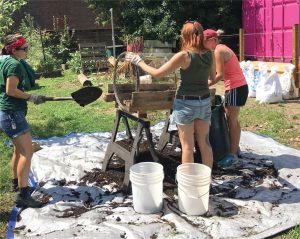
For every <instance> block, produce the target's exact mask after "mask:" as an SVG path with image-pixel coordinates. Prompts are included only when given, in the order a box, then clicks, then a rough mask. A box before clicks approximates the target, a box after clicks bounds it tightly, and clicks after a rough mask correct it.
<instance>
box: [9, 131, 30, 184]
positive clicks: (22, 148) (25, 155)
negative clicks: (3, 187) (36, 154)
mask: <svg viewBox="0 0 300 239" xmlns="http://www.w3.org/2000/svg"><path fill="white" fill-rule="evenodd" d="M12 142H13V145H14V148H15V152H16V154H15V155H16V156H18V158H13V159H12V160H14V163H16V162H17V165H16V167H17V176H18V184H19V189H21V188H25V187H27V186H28V176H29V171H30V165H31V158H32V155H33V151H32V146H31V144H32V139H31V133H30V132H26V133H25V134H22V135H20V136H19V137H17V138H15V139H13V140H12ZM13 157H14V156H13Z"/></svg>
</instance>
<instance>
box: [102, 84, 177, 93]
mask: <svg viewBox="0 0 300 239" xmlns="http://www.w3.org/2000/svg"><path fill="white" fill-rule="evenodd" d="M116 87H117V89H118V91H119V92H120V93H121V92H122V93H125V92H133V91H135V84H116ZM175 89H176V87H175V84H140V91H165V90H175ZM107 91H108V93H113V92H114V90H113V84H108V90H107Z"/></svg>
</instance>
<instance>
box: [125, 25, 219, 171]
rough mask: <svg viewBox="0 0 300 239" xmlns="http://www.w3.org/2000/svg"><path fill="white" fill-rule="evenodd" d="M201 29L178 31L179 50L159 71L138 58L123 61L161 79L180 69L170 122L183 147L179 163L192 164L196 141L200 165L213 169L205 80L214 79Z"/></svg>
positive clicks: (208, 51)
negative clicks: (200, 160)
mask: <svg viewBox="0 0 300 239" xmlns="http://www.w3.org/2000/svg"><path fill="white" fill-rule="evenodd" d="M203 38H204V37H203V28H202V26H201V24H200V23H199V22H197V21H187V22H185V23H184V25H183V27H182V30H181V43H182V46H181V51H180V52H178V53H176V54H175V55H174V56H173V57H172V58H171V59H170V60H169V61H168V62H166V63H165V64H164V65H163V66H161V67H160V68H159V69H156V68H153V67H151V66H149V65H147V64H146V63H145V62H144V61H143V60H142V59H141V58H140V56H139V55H137V54H131V53H129V54H127V56H126V59H127V60H128V61H130V62H131V63H132V64H135V65H137V66H139V67H140V68H142V70H143V71H145V72H147V73H148V74H150V75H152V76H153V77H157V78H159V77H162V76H165V75H168V74H170V73H172V72H174V71H175V70H176V69H178V68H180V75H181V82H180V84H179V86H178V89H177V92H176V96H175V100H174V103H173V111H172V115H171V121H172V122H175V123H176V125H177V128H178V133H179V139H180V143H181V147H182V163H193V162H194V146H195V142H194V139H195V137H196V141H197V142H198V145H199V148H200V152H201V158H202V162H203V163H204V164H205V165H207V166H209V167H210V168H212V164H213V156H212V149H211V146H210V142H209V127H210V120H211V102H210V93H209V88H208V82H207V80H208V79H209V78H210V79H214V77H215V65H214V57H213V54H212V52H211V51H210V50H208V49H206V48H205V47H204V45H203Z"/></svg>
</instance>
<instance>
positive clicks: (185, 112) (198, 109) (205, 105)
mask: <svg viewBox="0 0 300 239" xmlns="http://www.w3.org/2000/svg"><path fill="white" fill-rule="evenodd" d="M210 118H211V101H210V97H208V98H206V99H204V100H181V99H175V100H174V103H173V112H172V115H171V118H170V119H171V122H174V123H176V124H179V125H187V124H191V123H192V122H193V121H194V120H195V119H201V120H204V121H206V122H207V123H209V124H210Z"/></svg>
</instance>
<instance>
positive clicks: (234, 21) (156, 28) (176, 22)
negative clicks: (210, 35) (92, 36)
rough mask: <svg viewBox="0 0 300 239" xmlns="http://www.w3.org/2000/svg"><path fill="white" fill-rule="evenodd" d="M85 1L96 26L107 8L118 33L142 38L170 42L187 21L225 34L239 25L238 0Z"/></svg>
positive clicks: (104, 19)
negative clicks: (193, 21)
mask: <svg viewBox="0 0 300 239" xmlns="http://www.w3.org/2000/svg"><path fill="white" fill-rule="evenodd" d="M85 1H86V2H87V3H88V4H89V7H90V8H92V9H94V10H95V12H96V14H97V19H96V21H97V22H98V23H99V24H105V23H108V22H109V21H110V12H109V9H110V8H113V10H114V18H115V19H114V23H115V25H116V26H118V27H119V29H120V33H121V34H122V35H133V36H144V39H157V40H161V41H173V40H175V39H177V38H178V36H179V34H180V29H181V27H182V24H183V23H184V22H185V21H186V20H191V19H192V20H199V21H200V22H201V23H202V25H203V27H204V28H222V29H224V30H225V31H226V32H227V33H231V32H236V29H238V28H239V27H240V24H241V22H240V19H241V13H242V1H241V0H235V1H233V0H232V1H220V0H209V1H208V0H193V1H186V0H177V1H174V0H156V1H153V0H122V1H99V0H85ZM233 2H234V3H233ZM211 9H214V14H211Z"/></svg>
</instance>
